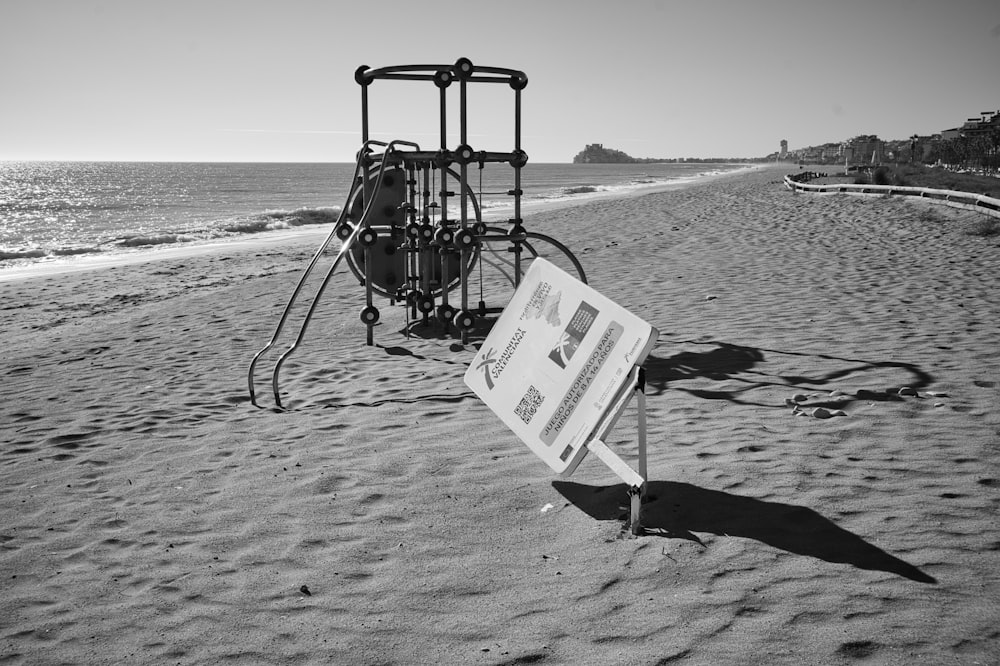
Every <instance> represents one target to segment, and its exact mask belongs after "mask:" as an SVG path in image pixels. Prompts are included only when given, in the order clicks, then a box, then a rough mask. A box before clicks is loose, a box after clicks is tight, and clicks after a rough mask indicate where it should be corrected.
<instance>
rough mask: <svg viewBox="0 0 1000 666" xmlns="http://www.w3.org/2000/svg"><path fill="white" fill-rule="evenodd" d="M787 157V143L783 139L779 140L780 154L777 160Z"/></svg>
mask: <svg viewBox="0 0 1000 666" xmlns="http://www.w3.org/2000/svg"><path fill="white" fill-rule="evenodd" d="M787 156H788V141H786V140H785V139H782V140H781V152H779V153H778V159H780V160H783V159H785V158H786V157H787Z"/></svg>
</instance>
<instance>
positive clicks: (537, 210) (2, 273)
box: [0, 165, 766, 282]
mask: <svg viewBox="0 0 1000 666" xmlns="http://www.w3.org/2000/svg"><path fill="white" fill-rule="evenodd" d="M755 168H766V165H765V166H764V167H761V166H757V165H748V166H747V167H744V168H737V169H733V170H732V171H727V172H723V173H718V174H707V175H702V176H698V177H695V178H690V179H684V180H683V182H678V183H663V184H657V185H650V186H648V187H639V188H635V189H632V190H625V191H599V192H594V193H592V194H588V195H586V196H581V197H578V198H575V199H564V200H559V201H553V202H546V201H533V202H531V203H529V204H522V218H525V219H529V218H530V216H534V215H539V214H544V213H547V212H551V211H555V210H559V209H562V208H575V207H577V206H586V205H589V204H593V203H597V202H601V201H608V200H614V199H627V198H630V197H634V196H644V195H646V194H655V193H658V192H666V191H671V190H676V189H682V188H685V187H690V186H693V185H698V184H703V183H709V182H713V181H714V180H716V179H718V178H725V177H730V176H738V175H739V174H743V173H747V172H748V171H752V170H753V169H755ZM512 212H513V208H512V207H510V208H509V209H508V208H497V209H489V210H486V211H484V212H483V221H484V222H497V221H500V220H505V219H506V218H508V217H509V216H510V215H511V214H512ZM329 233H330V230H329V227H328V226H327V225H309V226H303V227H299V228H297V229H281V230H273V231H264V232H260V233H257V234H248V235H245V236H243V237H235V238H230V239H225V240H218V239H216V240H205V241H191V242H185V243H171V244H164V245H162V246H161V245H153V246H148V247H145V248H142V249H127V250H119V251H110V252H106V253H104V252H101V253H81V254H76V255H67V256H62V257H48V258H45V259H42V260H40V261H32V262H30V263H12V264H11V265H9V266H6V267H4V266H3V265H2V262H0V282H6V281H11V280H22V279H30V278H34V277H44V276H48V275H60V274H66V273H77V272H80V271H90V270H102V269H107V268H110V267H112V266H128V265H133V264H138V263H144V262H147V261H164V260H172V259H180V258H184V257H189V256H190V257H194V256H200V255H204V254H213V253H218V252H224V251H225V250H226V249H232V250H233V251H241V250H242V249H246V248H253V247H260V248H265V247H269V246H270V245H272V244H273V245H284V244H287V243H298V242H302V243H305V242H307V241H312V242H314V243H316V244H318V243H319V242H320V241H321V240H322V239H323V238H325V237H326V236H327V235H329ZM18 261H22V260H18Z"/></svg>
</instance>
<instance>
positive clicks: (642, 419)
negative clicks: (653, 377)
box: [635, 366, 649, 494]
mask: <svg viewBox="0 0 1000 666" xmlns="http://www.w3.org/2000/svg"><path fill="white" fill-rule="evenodd" d="M635 392H636V407H637V408H638V410H639V423H638V426H639V476H641V477H642V480H643V481H644V482H645V481H648V480H649V476H648V475H647V474H646V369H645V368H643V367H641V366H640V367H639V373H638V375H637V376H636V382H635ZM643 491H644V494H645V483H643Z"/></svg>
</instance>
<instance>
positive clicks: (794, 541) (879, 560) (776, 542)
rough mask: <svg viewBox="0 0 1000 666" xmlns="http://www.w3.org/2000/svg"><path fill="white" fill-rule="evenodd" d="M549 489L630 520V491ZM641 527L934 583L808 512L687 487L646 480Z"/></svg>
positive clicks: (619, 487) (598, 514)
mask: <svg viewBox="0 0 1000 666" xmlns="http://www.w3.org/2000/svg"><path fill="white" fill-rule="evenodd" d="M552 485H553V487H555V489H556V490H557V491H558V492H559V493H560V494H561V495H562V496H563V497H565V498H566V499H567V500H568V501H569V502H570V503H571V504H573V505H574V506H576V507H577V508H578V509H580V510H581V511H583V512H584V513H586V514H587V515H589V516H591V517H592V518H595V519H596V520H625V519H627V517H628V508H627V507H628V491H627V488H626V486H625V484H623V483H620V484H616V485H613V486H589V485H585V484H580V483H574V482H570V481H553V482H552ZM642 525H643V527H644V528H645V531H646V534H647V535H654V536H663V537H667V538H679V539H687V540H690V541H695V542H697V543H701V540H700V539H699V538H698V537H697V536H696V535H695V534H694V533H695V532H707V533H710V534H715V535H718V536H730V537H732V536H735V537H743V538H746V539H754V540H755V541H760V542H761V543H765V544H767V545H769V546H771V547H773V548H778V549H780V550H784V551H787V552H789V553H796V554H798V555H806V556H808V557H815V558H817V559H820V560H824V561H826V562H833V563H837V564H849V565H851V566H853V567H857V568H859V569H867V570H871V571H885V572H888V573H892V574H896V575H899V576H903V577H904V578H909V579H910V580H914V581H917V582H919V583H937V580H935V579H934V578H933V577H932V576H928V575H927V574H925V573H923V572H922V571H920V569H918V568H916V567H915V566H913V565H911V564H908V563H906V562H904V561H903V560H901V559H899V558H897V557H894V556H892V555H890V554H888V553H886V552H885V551H883V550H881V549H879V548H877V547H876V546H874V545H872V544H870V543H868V542H867V541H865V540H864V539H862V538H861V537H859V536H857V535H856V534H853V533H851V532H848V531H847V530H845V529H843V528H841V527H838V526H837V525H836V524H834V523H833V522H832V521H830V520H829V519H827V518H824V517H823V516H821V515H820V514H819V513H817V512H815V511H813V510H812V509H809V508H806V507H804V506H796V505H794V504H781V503H778V502H764V501H762V500H758V499H754V498H752V497H742V496H740V495H733V494H730V493H726V492H722V491H718V490H707V489H704V488H699V487H698V486H694V485H691V484H689V483H677V482H673V481H650V482H649V485H648V487H647V492H646V501H645V502H644V503H643V506H642Z"/></svg>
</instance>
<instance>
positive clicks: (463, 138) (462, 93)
mask: <svg viewBox="0 0 1000 666" xmlns="http://www.w3.org/2000/svg"><path fill="white" fill-rule="evenodd" d="M458 92H459V134H460V140H459V145H460V146H467V145H468V140H467V137H468V124H467V115H466V111H467V102H468V100H467V97H466V81H465V78H464V77H463V78H462V79H461V80H460V81H459V84H458ZM460 171H461V176H462V178H461V180H462V182H461V183H459V184H458V190H459V202H460V206H461V210H460V211H459V219H460V220H461V224H460V225H459V226H460V227H461V229H463V230H464V229H466V228H467V227H468V226H469V212H468V210H467V208H468V206H469V194H468V191H467V190H468V189H469V164H468V161H467V160H464V159H463V160H462V161H461V169H460ZM468 256H469V255H468V252H467V251H466V250H465V249H462V250H460V251H459V253H458V263H459V268H458V275H459V282H460V283H461V288H462V295H461V296H462V298H461V300H462V310H461V311H462V312H467V311H468V310H469V266H468V263H467V261H466V259H467V258H468ZM468 341H469V334H468V331H466V330H465V329H462V344H463V345H464V344H467V343H468Z"/></svg>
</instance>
